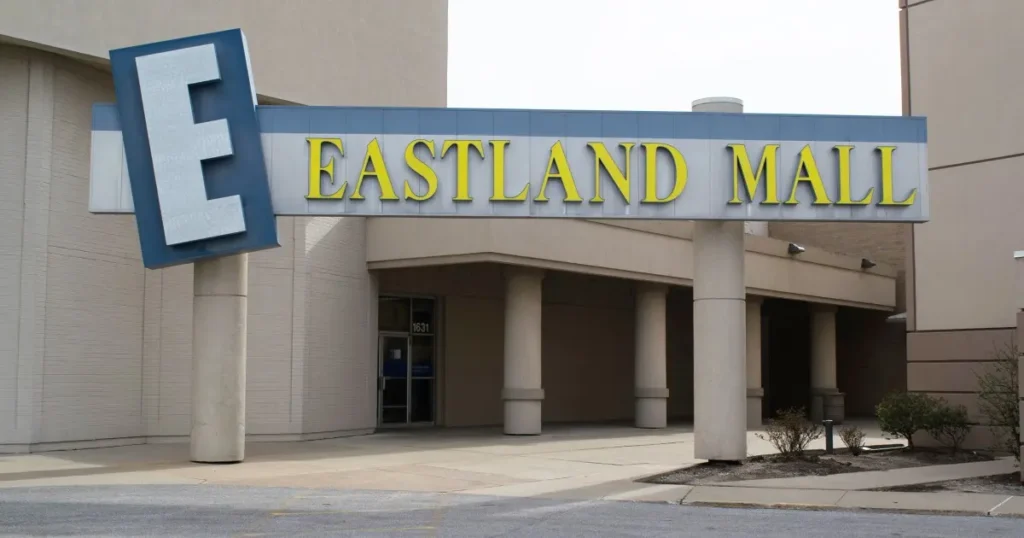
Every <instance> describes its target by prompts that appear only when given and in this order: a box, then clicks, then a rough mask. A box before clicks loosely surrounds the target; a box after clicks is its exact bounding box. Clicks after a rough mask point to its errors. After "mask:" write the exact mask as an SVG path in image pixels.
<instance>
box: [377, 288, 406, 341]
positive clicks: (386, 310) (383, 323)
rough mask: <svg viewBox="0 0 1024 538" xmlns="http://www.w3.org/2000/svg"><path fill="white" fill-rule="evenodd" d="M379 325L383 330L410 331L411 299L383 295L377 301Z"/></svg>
mask: <svg viewBox="0 0 1024 538" xmlns="http://www.w3.org/2000/svg"><path fill="white" fill-rule="evenodd" d="M377 325H378V329H379V330H381V331H399V332H403V333H404V332H408V331H409V299H406V298H402V297H381V298H380V299H379V300H378V301H377Z"/></svg>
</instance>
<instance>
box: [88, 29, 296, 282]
mask: <svg viewBox="0 0 1024 538" xmlns="http://www.w3.org/2000/svg"><path fill="white" fill-rule="evenodd" d="M110 63H111V68H112V71H113V75H114V89H115V92H116V94H117V105H116V111H117V115H118V117H119V125H120V132H118V133H117V134H116V137H117V139H118V140H117V141H114V140H106V139H103V137H100V140H97V139H96V137H95V136H94V137H93V158H94V161H93V163H92V170H93V178H94V179H93V181H92V185H91V189H90V191H91V194H90V196H92V197H95V196H102V195H103V194H104V193H106V194H109V192H110V190H109V189H110V186H111V185H112V183H111V185H106V184H105V183H104V181H103V179H102V178H103V177H104V176H105V175H106V172H100V170H102V167H104V166H109V165H114V166H115V167H116V168H117V171H118V174H117V175H118V176H120V177H119V181H124V182H125V183H126V185H125V186H124V187H125V188H124V189H123V190H124V193H123V194H121V193H119V199H118V202H126V201H128V200H131V202H132V207H133V208H134V210H135V213H136V221H137V225H138V228H139V239H140V242H141V246H142V257H143V263H144V264H145V265H146V267H151V268H154V267H164V266H168V265H175V264H180V263H188V262H192V261H195V260H197V259H202V258H207V257H211V256H220V255H226V254H236V253H241V252H250V251H254V250H260V249H264V248H270V247H276V246H278V245H279V243H278V240H277V227H276V224H275V222H274V213H273V210H272V206H271V199H270V184H269V180H268V177H267V171H266V167H265V166H264V158H263V145H262V143H261V140H260V133H259V128H258V126H257V119H256V110H255V106H256V94H255V90H254V87H253V85H252V78H251V73H250V67H249V55H248V51H247V48H246V44H245V37H244V35H242V32H241V31H240V30H230V31H225V32H218V33H213V34H207V35H202V36H196V37H190V38H184V39H177V40H172V41H165V42H161V43H154V44H150V45H142V46H138V47H129V48H125V49H118V50H113V51H111V52H110ZM114 110H115V108H111V111H112V112H113V111H114ZM110 143H114V144H115V145H117V146H118V150H117V151H118V153H119V154H120V157H119V158H116V159H114V160H113V161H111V160H108V159H107V156H106V153H105V152H104V149H103V146H104V144H110ZM117 188H118V189H119V190H120V189H121V188H122V186H120V185H118V187H117ZM129 194H130V196H129ZM120 196H123V198H121V197H120Z"/></svg>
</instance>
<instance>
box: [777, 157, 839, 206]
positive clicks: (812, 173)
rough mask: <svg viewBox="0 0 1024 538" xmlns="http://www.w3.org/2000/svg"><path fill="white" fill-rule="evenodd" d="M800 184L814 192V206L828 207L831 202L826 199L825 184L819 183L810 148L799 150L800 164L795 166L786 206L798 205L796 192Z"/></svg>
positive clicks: (816, 164)
mask: <svg viewBox="0 0 1024 538" xmlns="http://www.w3.org/2000/svg"><path fill="white" fill-rule="evenodd" d="M801 183H807V184H808V185H810V186H811V189H812V190H813V191H814V205H829V204H831V203H832V200H830V199H829V197H828V191H826V190H825V184H824V183H823V182H822V181H821V174H820V173H818V163H816V162H815V161H814V154H813V153H811V146H809V145H807V146H804V149H802V150H800V162H798V163H797V164H796V174H794V177H793V188H792V189H790V191H789V200H786V204H788V205H795V204H798V203H800V202H799V201H798V200H797V199H796V191H797V189H798V188H799V187H800V184H801Z"/></svg>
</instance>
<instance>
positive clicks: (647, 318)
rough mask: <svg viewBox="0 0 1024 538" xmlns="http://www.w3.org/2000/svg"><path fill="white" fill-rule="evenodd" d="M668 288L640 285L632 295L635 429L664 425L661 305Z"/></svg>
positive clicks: (665, 390) (665, 395) (665, 400)
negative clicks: (634, 325)
mask: <svg viewBox="0 0 1024 538" xmlns="http://www.w3.org/2000/svg"><path fill="white" fill-rule="evenodd" d="M667 296H668V288H667V287H665V286H660V285H656V284H641V285H640V286H639V288H638V289H637V295H636V352H635V357H634V359H633V360H634V368H635V371H634V376H633V379H634V383H635V385H634V386H635V388H636V391H635V395H636V416H635V420H636V427H637V428H664V427H665V426H667V425H668V382H667V379H668V376H667V374H666V372H665V347H666V341H665V302H666V298H667Z"/></svg>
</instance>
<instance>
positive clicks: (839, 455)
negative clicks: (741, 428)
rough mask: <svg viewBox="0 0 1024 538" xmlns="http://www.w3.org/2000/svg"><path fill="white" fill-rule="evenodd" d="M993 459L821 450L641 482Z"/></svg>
mask: <svg viewBox="0 0 1024 538" xmlns="http://www.w3.org/2000/svg"><path fill="white" fill-rule="evenodd" d="M992 459H993V458H992V456H990V455H988V454H984V453H979V452H966V451H963V452H958V453H956V454H952V453H949V452H947V451H941V450H930V449H923V448H918V449H916V450H913V451H911V450H907V449H899V450H886V451H879V452H874V453H862V454H860V455H858V456H854V455H852V454H850V453H848V452H847V451H846V450H845V449H843V450H837V451H836V453H835V454H831V455H826V454H825V453H824V451H823V450H808V451H805V452H804V453H803V455H802V456H791V457H786V456H783V455H781V454H771V455H765V456H753V457H751V458H748V459H747V460H745V461H744V462H743V463H741V464H735V463H719V462H708V463H699V464H697V465H694V466H691V467H685V468H682V469H677V470H675V471H670V472H668V473H663V474H660V475H657V476H653V477H650V478H647V479H645V480H644V482H649V483H652V484H688V485H706V484H714V483H718V482H736V481H740V480H758V479H763V478H792V477H798V476H825V475H833V474H841V473H855V472H861V471H886V470H890V469H905V468H909V467H923V466H926V465H945V464H952V463H970V462H974V461H989V460H992Z"/></svg>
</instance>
